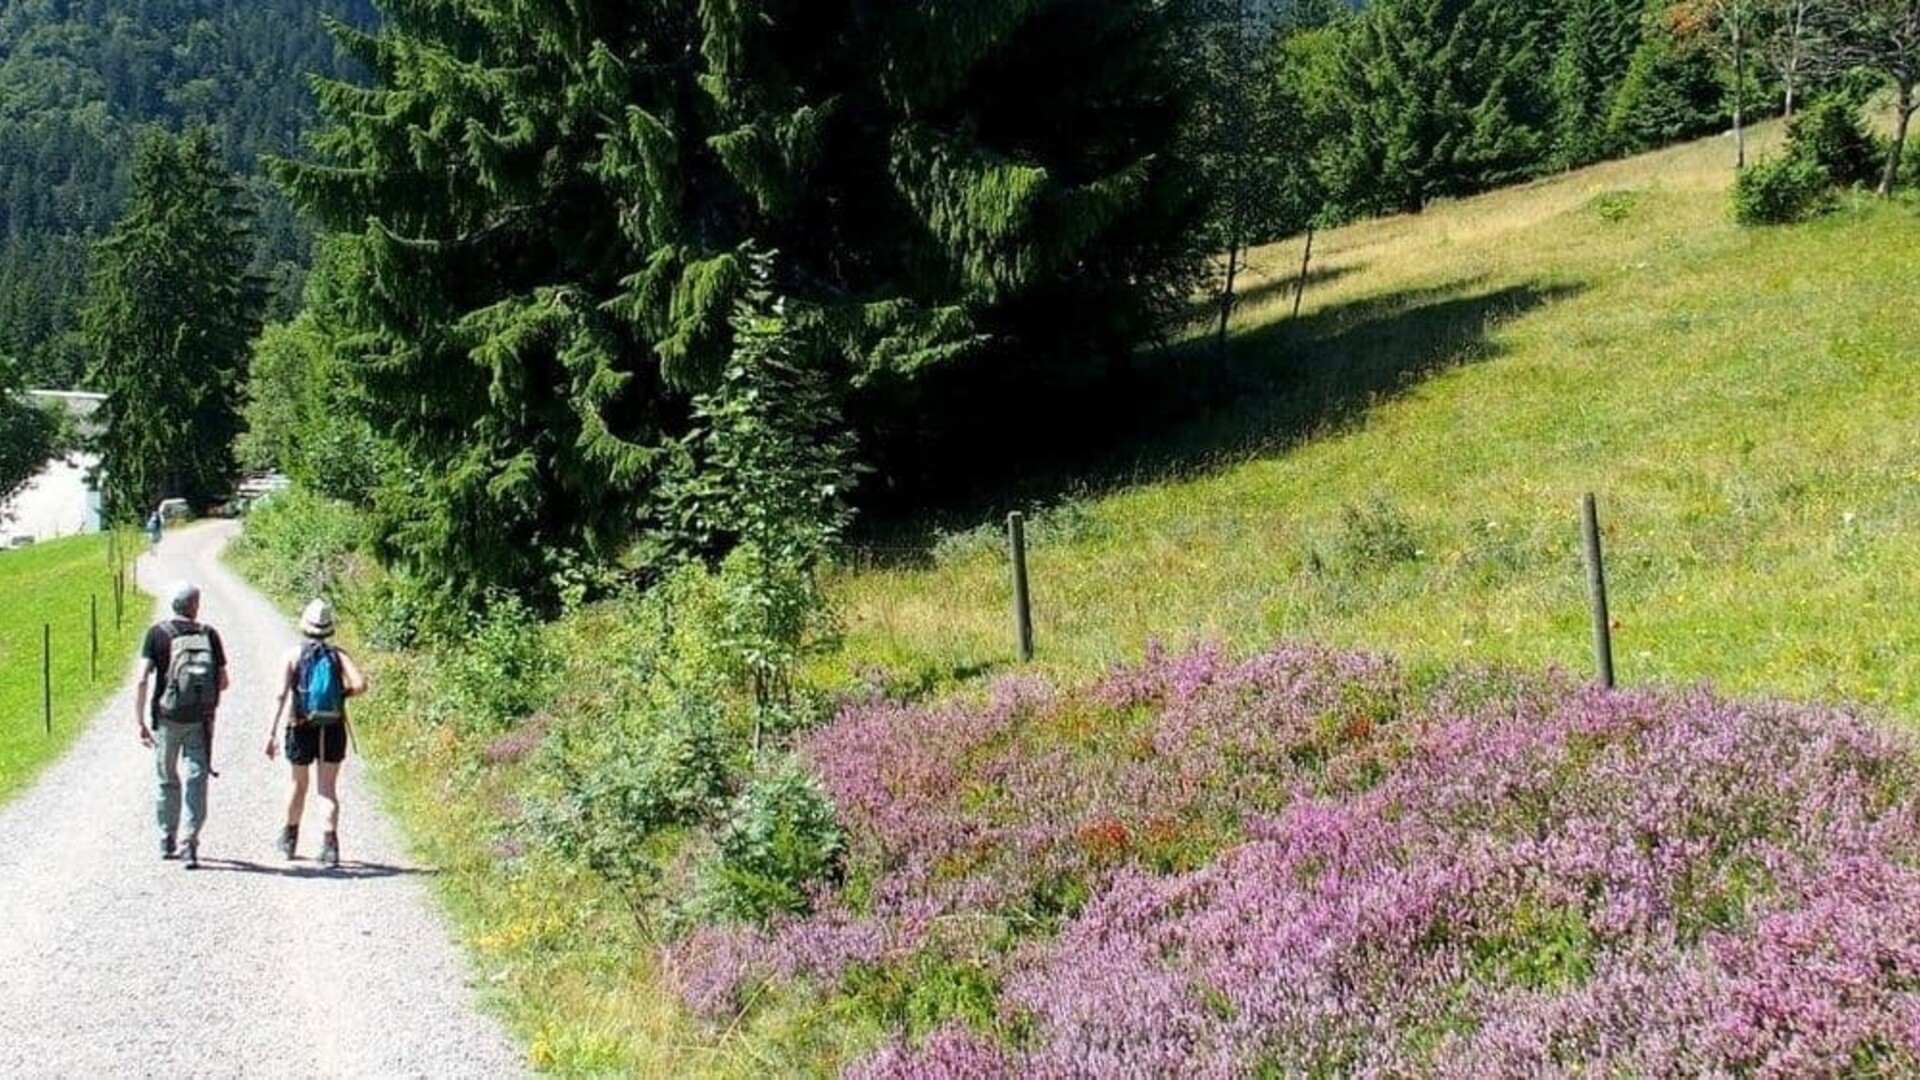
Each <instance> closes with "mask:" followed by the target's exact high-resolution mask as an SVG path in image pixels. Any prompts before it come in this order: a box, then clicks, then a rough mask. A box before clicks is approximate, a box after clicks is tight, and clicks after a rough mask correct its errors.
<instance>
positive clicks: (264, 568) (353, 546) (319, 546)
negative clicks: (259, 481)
mask: <svg viewBox="0 0 1920 1080" xmlns="http://www.w3.org/2000/svg"><path fill="white" fill-rule="evenodd" d="M369 538H370V534H369V531H368V528H367V522H366V518H365V516H364V515H362V514H361V513H360V512H359V511H358V510H355V509H354V508H353V507H351V506H349V505H348V504H346V503H343V502H336V501H334V500H332V499H326V498H321V497H320V496H317V495H313V494H310V493H309V492H307V491H305V490H304V489H302V488H298V487H295V488H292V489H290V490H287V491H279V492H275V493H273V494H272V495H271V496H268V497H266V498H263V499H260V500H258V501H256V502H255V503H254V505H253V509H252V510H251V511H250V512H249V513H248V514H247V519H246V529H245V531H244V532H243V533H242V534H241V537H240V541H239V543H238V545H237V546H236V548H235V549H234V555H235V557H236V558H237V559H239V560H240V561H241V562H242V563H243V564H244V565H245V566H246V568H247V571H248V573H249V574H250V575H251V576H252V577H253V578H254V580H256V581H258V582H260V583H261V584H262V585H264V586H265V587H266V588H267V590H268V591H269V592H272V593H277V594H279V595H280V596H283V597H286V598H287V599H290V600H291V599H305V598H307V597H312V596H328V597H332V598H333V599H334V600H335V602H336V604H338V603H339V602H340V600H341V597H340V595H339V594H340V593H341V592H343V591H344V587H345V586H346V585H347V584H348V583H349V582H350V581H351V580H352V576H353V574H352V572H353V570H354V568H355V566H356V564H358V563H361V562H363V561H364V560H363V558H362V555H361V553H362V551H363V550H364V549H365V547H366V545H367V542H368V540H369ZM343 606H345V605H343Z"/></svg>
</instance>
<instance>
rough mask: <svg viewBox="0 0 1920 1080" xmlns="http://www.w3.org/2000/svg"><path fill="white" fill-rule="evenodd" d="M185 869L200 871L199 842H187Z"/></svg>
mask: <svg viewBox="0 0 1920 1080" xmlns="http://www.w3.org/2000/svg"><path fill="white" fill-rule="evenodd" d="M186 861H187V869H189V870H198V869H200V841H199V840H189V841H187V844H186Z"/></svg>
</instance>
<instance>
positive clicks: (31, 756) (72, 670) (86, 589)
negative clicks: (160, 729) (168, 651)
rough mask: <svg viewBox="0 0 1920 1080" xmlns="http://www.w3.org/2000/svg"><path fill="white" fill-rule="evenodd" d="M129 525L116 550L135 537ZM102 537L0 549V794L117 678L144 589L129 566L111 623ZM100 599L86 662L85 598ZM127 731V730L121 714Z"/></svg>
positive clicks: (75, 728) (139, 623)
mask: <svg viewBox="0 0 1920 1080" xmlns="http://www.w3.org/2000/svg"><path fill="white" fill-rule="evenodd" d="M130 537H131V534H128V538H126V539H123V541H122V545H123V546H122V548H121V550H123V551H125V552H126V553H127V554H129V555H131V554H133V553H135V552H137V551H138V550H140V546H139V545H140V544H141V543H143V542H136V541H134V540H132V539H131V538H130ZM109 554H110V547H109V540H108V538H107V537H106V536H104V535H102V536H81V537H71V538H68V539H64V540H51V541H46V542H44V543H40V544H35V545H33V546H32V547H29V548H23V549H19V550H15V551H8V552H4V553H0V598H4V600H5V607H6V612H7V615H6V618H4V619H0V801H5V800H6V799H8V798H10V797H12V796H13V795H15V794H17V793H18V792H19V791H20V790H21V789H22V788H24V787H25V786H26V784H27V782H28V781H29V780H31V779H32V778H33V777H34V776H35V775H37V774H38V773H39V771H40V770H41V769H42V768H44V767H45V766H46V765H47V763H48V762H50V761H52V760H53V759H54V758H56V757H58V756H59V755H60V752H61V751H63V750H65V749H66V748H67V747H68V746H69V745H71V744H72V742H73V740H74V737H75V736H77V735H78V734H79V733H80V731H81V730H82V728H84V727H85V726H86V722H87V720H89V719H90V718H91V717H92V716H93V713H94V711H95V710H96V709H98V708H99V707H100V703H101V702H103V701H105V700H106V699H107V698H108V697H109V696H110V695H111V694H112V693H113V691H114V690H116V689H118V688H119V686H120V684H121V683H122V682H123V681H124V680H125V678H126V675H127V670H128V665H129V663H130V662H131V659H132V657H133V654H134V651H135V650H136V649H137V648H139V644H140V637H141V635H142V633H143V632H144V631H145V630H146V625H147V609H148V606H149V604H148V601H147V598H146V597H145V596H144V595H142V594H140V593H138V592H135V591H134V590H133V586H132V583H131V578H132V574H131V572H129V574H128V579H129V583H128V585H127V593H126V596H125V601H124V607H123V610H122V618H121V620H120V625H119V627H118V628H116V627H115V626H114V608H113V577H114V568H113V566H112V565H111V564H110V561H109ZM92 601H97V602H98V604H99V608H98V611H99V618H98V627H99V638H98V641H99V664H98V673H97V677H96V675H95V672H94V667H93V642H94V637H93V631H92V628H91V627H92V625H93V624H92V615H91V608H90V604H91V602H92ZM48 633H50V635H51V641H52V653H51V658H52V663H51V665H50V667H49V670H48V673H49V674H50V675H51V685H52V702H53V731H52V733H51V734H49V733H48V731H47V729H46V718H45V714H44V712H43V710H42V699H43V687H42V680H41V666H42V659H41V651H42V648H41V647H42V640H43V635H44V634H48ZM127 732H128V735H127V737H128V738H129V739H131V738H132V737H133V734H132V732H133V723H132V718H131V717H129V718H128V722H127Z"/></svg>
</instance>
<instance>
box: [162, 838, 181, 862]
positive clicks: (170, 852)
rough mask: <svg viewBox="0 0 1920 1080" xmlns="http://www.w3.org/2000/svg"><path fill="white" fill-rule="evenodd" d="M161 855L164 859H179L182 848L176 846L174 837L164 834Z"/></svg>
mask: <svg viewBox="0 0 1920 1080" xmlns="http://www.w3.org/2000/svg"><path fill="white" fill-rule="evenodd" d="M160 857H161V858H163V859H177V858H179V857H180V850H179V848H178V847H176V846H175V844H174V840H173V837H171V836H163V837H161V838H160Z"/></svg>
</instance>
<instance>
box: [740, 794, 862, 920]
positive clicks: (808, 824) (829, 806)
mask: <svg viewBox="0 0 1920 1080" xmlns="http://www.w3.org/2000/svg"><path fill="white" fill-rule="evenodd" d="M718 841H719V854H718V858H717V860H716V862H715V864H714V866H713V868H712V872H711V876H710V878H709V882H708V887H707V890H706V893H707V897H706V898H707V901H708V903H709V904H710V905H711V907H710V910H714V911H717V912H720V913H724V914H727V915H731V916H734V917H737V918H744V919H751V920H756V921H763V920H765V919H766V918H768V917H769V916H772V915H776V914H781V913H798V912H802V911H805V910H806V908H807V887H808V886H809V885H811V884H813V883H814V882H817V881H821V880H822V879H824V878H825V877H826V876H827V875H828V873H829V872H830V871H831V870H832V868H833V867H834V865H835V864H836V863H837V862H838V861H839V859H840V856H841V854H842V852H843V851H844V850H845V848H846V842H845V840H844V838H843V837H842V836H841V833H840V826H839V824H838V823H837V822H836V821H835V820H834V811H833V801H832V800H831V799H829V798H827V796H826V793H825V792H824V791H823V790H822V789H821V787H820V782H819V781H818V780H816V779H814V778H813V776H812V775H810V774H809V773H807V772H806V770H805V769H803V768H800V767H798V766H797V765H795V764H793V763H791V762H789V763H787V764H785V765H784V766H783V767H781V768H779V769H777V770H775V771H774V772H772V773H770V774H768V775H766V776H763V777H761V778H759V779H757V780H755V781H754V782H753V783H752V784H751V785H749V786H748V787H747V789H746V790H745V791H742V792H741V793H740V794H739V796H738V797H737V798H735V799H734V801H733V806H732V807H731V808H730V809H729V810H728V813H727V821H726V826H725V828H724V829H722V830H721V832H720V835H719V837H718Z"/></svg>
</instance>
